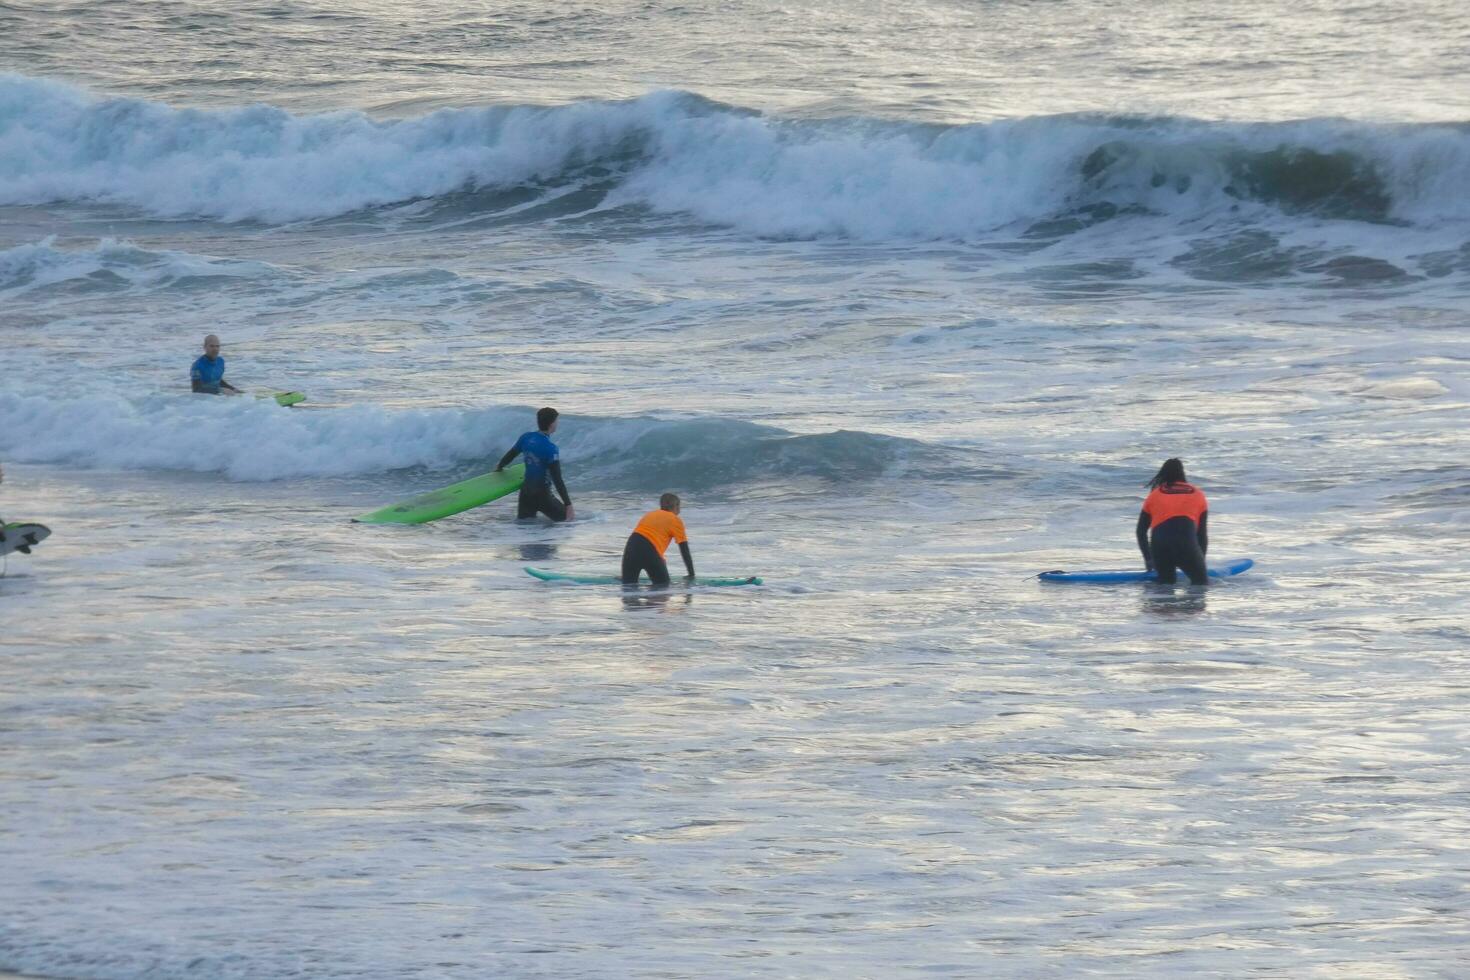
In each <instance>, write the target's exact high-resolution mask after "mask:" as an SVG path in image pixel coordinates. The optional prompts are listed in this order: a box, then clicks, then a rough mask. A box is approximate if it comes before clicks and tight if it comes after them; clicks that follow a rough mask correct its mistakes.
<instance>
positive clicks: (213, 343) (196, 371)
mask: <svg viewBox="0 0 1470 980" xmlns="http://www.w3.org/2000/svg"><path fill="white" fill-rule="evenodd" d="M189 388H190V390H192V391H193V392H194V393H196V394H204V395H240V394H244V392H242V391H241V390H240V389H239V388H236V387H235V386H234V385H232V384H230V383H229V382H228V381H226V380H225V359H224V358H223V357H220V356H219V338H218V337H216V336H215V335H214V334H210V335H209V336H208V337H205V338H204V353H203V354H202V355H201V356H200V357H199V358H198V359H196V360H195V361H194V365H193V366H192V367H191V368H189Z"/></svg>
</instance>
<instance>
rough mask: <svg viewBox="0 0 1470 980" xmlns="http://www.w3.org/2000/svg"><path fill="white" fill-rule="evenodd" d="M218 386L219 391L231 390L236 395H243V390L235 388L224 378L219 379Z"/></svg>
mask: <svg viewBox="0 0 1470 980" xmlns="http://www.w3.org/2000/svg"><path fill="white" fill-rule="evenodd" d="M219 387H220V391H232V392H234V393H235V394H237V395H243V394H244V392H243V391H241V390H240V389H239V388H236V387H235V386H234V385H232V384H230V383H229V382H228V381H226V380H225V379H224V378H220V379H219Z"/></svg>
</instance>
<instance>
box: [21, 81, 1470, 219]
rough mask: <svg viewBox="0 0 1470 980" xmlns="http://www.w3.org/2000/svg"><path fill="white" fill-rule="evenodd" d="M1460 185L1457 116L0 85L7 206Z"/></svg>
mask: <svg viewBox="0 0 1470 980" xmlns="http://www.w3.org/2000/svg"><path fill="white" fill-rule="evenodd" d="M1466 186H1470V131H1467V128H1466V127H1465V126H1460V125H1454V126H1451V125H1388V124H1373V123H1364V122H1350V121H1345V120H1306V121H1300V122H1293V123H1269V124H1267V123H1260V124H1242V123H1212V122H1204V121H1198V120H1190V119H1181V118H1169V117H1159V118H1147V117H1132V116H1102V115H1096V116H1048V117H1033V118H1024V119H1015V120H1008V121H1001V122H993V123H987V124H976V125H966V126H937V125H919V124H911V123H903V122H894V121H882V120H874V119H846V120H828V121H814V120H801V119H787V118H774V117H770V116H764V115H760V114H757V113H753V112H750V111H746V110H741V109H738V108H732V107H728V106H722V105H719V104H717V103H713V102H710V101H708V100H705V99H702V98H700V97H698V96H695V95H691V94H688V93H679V92H659V93H654V94H651V95H648V96H645V97H643V98H639V99H636V100H632V101H626V102H583V103H576V104H571V105H563V106H555V107H532V106H511V107H485V108H466V109H446V110H441V111H438V112H434V113H432V114H430V115H426V116H422V117H419V118H414V119H404V120H397V121H392V120H389V121H382V120H375V119H373V118H370V117H369V116H367V115H365V114H362V113H359V112H350V111H344V112H334V113H327V114H321V115H305V116H296V115H292V114H290V113H287V112H285V111H282V110H280V109H276V108H272V107H270V106H264V105H256V106H249V107H243V108H236V109H229V110H208V111H206V110H197V109H177V108H172V107H169V106H166V105H161V104H157V103H151V102H146V101H142V100H137V99H127V98H104V97H99V96H96V95H93V94H91V93H88V92H86V91H83V90H80V89H77V88H73V87H69V86H66V85H61V84H57V83H53V82H49V81H42V80H37V79H31V78H26V77H22V76H14V75H10V76H0V203H3V204H12V205H21V204H41V203H54V202H95V203H106V204H112V205H122V206H127V207H132V208H136V209H140V210H141V211H143V212H145V213H148V214H152V215H158V216H165V217H184V216H189V217H203V218H209V219H218V220H224V221H243V220H253V221H260V222H270V223H275V222H288V221H296V220H303V219H320V218H329V217H333V216H338V215H343V214H348V213H351V212H357V211H362V210H364V209H375V208H384V207H388V206H392V205H399V204H402V203H405V202H418V201H424V200H430V201H436V200H438V201H442V202H443V203H445V205H446V206H453V207H455V208H457V209H464V208H469V209H475V208H481V209H486V210H502V209H506V208H509V207H519V206H523V205H524V204H525V202H526V201H528V200H537V199H539V198H542V197H547V196H555V197H570V198H571V199H573V200H574V201H575V204H576V207H577V208H578V209H580V210H588V209H592V208H610V207H621V206H634V207H639V208H645V209H651V210H653V211H656V212H661V213H671V214H673V213H678V214H687V215H692V216H694V217H696V218H698V219H701V220H703V221H706V222H709V223H711V224H715V225H720V226H725V227H730V228H734V229H737V230H739V231H743V232H746V233H751V234H755V235H760V236H778V237H797V238H813V237H837V238H851V239H859V240H872V241H882V240H926V239H929V240H965V239H970V238H973V237H976V236H980V235H983V234H985V233H987V232H990V231H993V230H995V229H1000V228H1006V227H1010V226H1018V225H1019V226H1021V227H1022V228H1023V229H1024V228H1026V227H1027V226H1031V228H1030V230H1031V233H1032V234H1033V235H1042V236H1044V235H1057V234H1065V233H1067V232H1068V231H1071V230H1076V229H1079V228H1082V227H1086V226H1088V225H1090V224H1094V223H1096V222H1097V221H1099V220H1106V219H1107V218H1110V217H1113V216H1116V215H1118V214H1148V215H1164V216H1169V217H1171V218H1173V219H1176V220H1193V219H1197V218H1209V217H1212V216H1218V215H1233V216H1236V217H1240V216H1241V215H1242V213H1244V214H1245V217H1247V218H1249V217H1250V214H1251V213H1260V214H1265V215H1286V216H1301V215H1305V216H1311V217H1313V218H1321V219H1337V220H1346V221H1356V222H1374V223H1381V222H1393V223H1402V224H1411V225H1413V224H1425V225H1442V224H1443V223H1445V222H1456V221H1463V220H1465V219H1466V218H1470V196H1467V195H1465V194H1464V193H1463V190H1464V188H1465V187H1466ZM577 190H580V191H582V193H575V194H573V193H570V192H571V191H577ZM558 213H561V212H558Z"/></svg>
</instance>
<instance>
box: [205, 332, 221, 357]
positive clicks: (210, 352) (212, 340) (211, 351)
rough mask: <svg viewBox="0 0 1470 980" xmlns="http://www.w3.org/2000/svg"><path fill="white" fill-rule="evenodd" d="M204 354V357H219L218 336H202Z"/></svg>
mask: <svg viewBox="0 0 1470 980" xmlns="http://www.w3.org/2000/svg"><path fill="white" fill-rule="evenodd" d="M204 354H205V356H206V357H219V338H218V337H216V336H215V335H214V334H210V335H209V336H208V337H205V338H204Z"/></svg>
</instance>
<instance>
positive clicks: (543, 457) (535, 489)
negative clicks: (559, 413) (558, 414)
mask: <svg viewBox="0 0 1470 980" xmlns="http://www.w3.org/2000/svg"><path fill="white" fill-rule="evenodd" d="M517 455H524V456H525V457H526V481H525V482H524V483H522V484H521V495H520V498H519V499H518V500H517V502H516V517H518V518H523V519H524V518H527V517H535V516H536V514H537V513H538V512H539V513H542V514H545V515H546V516H547V517H549V518H551V519H552V520H553V521H564V520H566V519H567V508H568V507H570V506H572V498H571V497H570V496H568V495H567V485H566V484H565V483H564V482H562V478H561V451H560V450H559V449H557V448H556V443H554V442H552V441H551V437H550V436H548V435H547V434H546V433H544V432H527V433H526V434H524V435H522V436H521V437H520V438H519V439H517V440H516V444H515V445H514V446H511V447H510V451H509V452H508V453H506V454H505V455H504V456H503V457H501V459H500V465H498V466H496V467H495V468H496V469H497V470H503V469H505V468H506V467H507V466H509V465H510V461H511V460H513V459H515V458H516V456H517ZM548 477H550V478H551V481H552V482H553V483H554V484H555V485H556V492H557V493H558V494H559V495H560V496H561V500H560V501H558V500H556V498H555V497H552V495H551V490H550V488H549V487H548V486H547V485H546V480H547V478H548Z"/></svg>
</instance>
